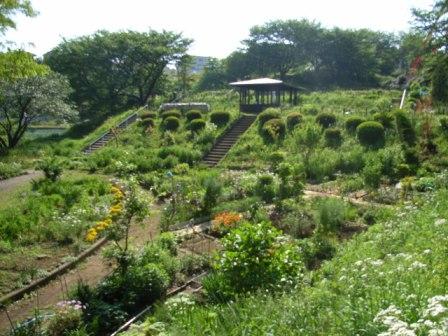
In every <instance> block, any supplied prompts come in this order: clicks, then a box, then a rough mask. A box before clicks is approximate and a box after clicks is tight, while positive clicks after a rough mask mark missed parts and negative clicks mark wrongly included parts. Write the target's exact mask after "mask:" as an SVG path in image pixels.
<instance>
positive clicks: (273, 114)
mask: <svg viewBox="0 0 448 336" xmlns="http://www.w3.org/2000/svg"><path fill="white" fill-rule="evenodd" d="M280 118H281V114H280V112H279V111H278V110H277V109H274V108H268V109H266V110H265V111H264V112H261V113H260V114H259V115H258V118H257V119H258V127H259V128H260V129H261V128H263V126H264V124H265V123H266V122H267V121H269V120H271V119H280Z"/></svg>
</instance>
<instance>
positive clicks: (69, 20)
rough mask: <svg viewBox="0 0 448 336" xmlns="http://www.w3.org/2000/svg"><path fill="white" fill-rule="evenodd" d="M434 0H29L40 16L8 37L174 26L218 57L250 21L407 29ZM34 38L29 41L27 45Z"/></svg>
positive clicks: (43, 47)
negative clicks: (303, 20)
mask: <svg viewBox="0 0 448 336" xmlns="http://www.w3.org/2000/svg"><path fill="white" fill-rule="evenodd" d="M432 3H433V0H227V1H212V0H208V1H206V0H156V1H154V0H124V1H123V0H32V4H33V6H34V8H35V9H37V10H38V11H39V13H40V14H39V16H37V17H35V18H24V17H18V18H17V29H16V30H11V31H9V32H8V33H7V34H6V39H7V40H10V41H14V42H15V43H16V44H17V46H19V47H22V48H24V49H26V50H28V51H31V52H33V53H35V54H36V55H38V56H41V55H42V54H44V53H45V52H47V51H49V50H51V49H52V48H53V47H55V46H56V45H57V44H58V43H59V42H60V41H61V40H62V38H73V37H77V36H81V35H86V34H91V33H93V32H95V31H97V30H100V29H106V30H110V31H117V30H127V29H129V30H137V31H146V30H148V28H152V29H155V30H159V31H160V30H162V29H165V30H172V31H175V32H182V33H183V34H184V36H185V37H189V38H192V39H194V43H193V45H192V47H191V49H190V53H191V54H193V55H201V56H214V57H218V58H222V57H225V56H227V55H228V54H230V53H231V52H232V51H234V50H235V49H237V48H238V47H240V41H241V40H243V39H244V38H246V37H247V36H248V34H249V29H250V27H252V26H254V25H258V24H263V23H265V22H267V21H270V20H275V19H301V18H307V19H309V20H316V21H317V22H320V23H322V24H323V25H324V26H325V27H335V26H337V27H342V28H370V29H374V30H381V31H390V32H392V31H394V32H398V31H405V30H407V29H408V28H409V21H410V20H411V11H410V10H411V8H412V7H418V8H429V7H430V5H431V4H432ZM31 44H32V45H31Z"/></svg>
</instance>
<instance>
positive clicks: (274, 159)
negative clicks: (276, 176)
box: [269, 151, 286, 170]
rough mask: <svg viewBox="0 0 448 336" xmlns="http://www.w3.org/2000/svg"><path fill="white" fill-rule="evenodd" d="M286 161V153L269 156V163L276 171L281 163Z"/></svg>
mask: <svg viewBox="0 0 448 336" xmlns="http://www.w3.org/2000/svg"><path fill="white" fill-rule="evenodd" d="M285 159H286V153H285V152H281V151H275V152H273V153H272V154H271V155H270V156H269V162H270V163H271V165H272V167H273V169H274V170H275V169H276V168H277V166H278V165H279V164H280V163H282V162H283V161H285Z"/></svg>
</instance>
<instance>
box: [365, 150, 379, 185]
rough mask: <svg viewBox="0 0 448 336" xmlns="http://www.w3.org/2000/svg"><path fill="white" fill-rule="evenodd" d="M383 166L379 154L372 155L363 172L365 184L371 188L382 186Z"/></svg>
mask: <svg viewBox="0 0 448 336" xmlns="http://www.w3.org/2000/svg"><path fill="white" fill-rule="evenodd" d="M382 171H383V166H382V164H381V161H380V158H379V157H378V156H377V155H370V156H369V157H368V158H367V160H366V164H365V166H364V168H363V170H362V172H361V175H362V177H363V179H364V184H365V185H366V186H367V187H368V188H371V189H377V188H378V187H379V186H380V182H381V176H382Z"/></svg>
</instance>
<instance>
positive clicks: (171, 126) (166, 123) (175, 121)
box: [163, 116, 180, 131]
mask: <svg viewBox="0 0 448 336" xmlns="http://www.w3.org/2000/svg"><path fill="white" fill-rule="evenodd" d="M179 126H180V121H179V118H176V117H174V116H169V117H166V118H165V119H164V120H163V128H164V129H165V130H167V131H175V130H177V129H178V128H179Z"/></svg>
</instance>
